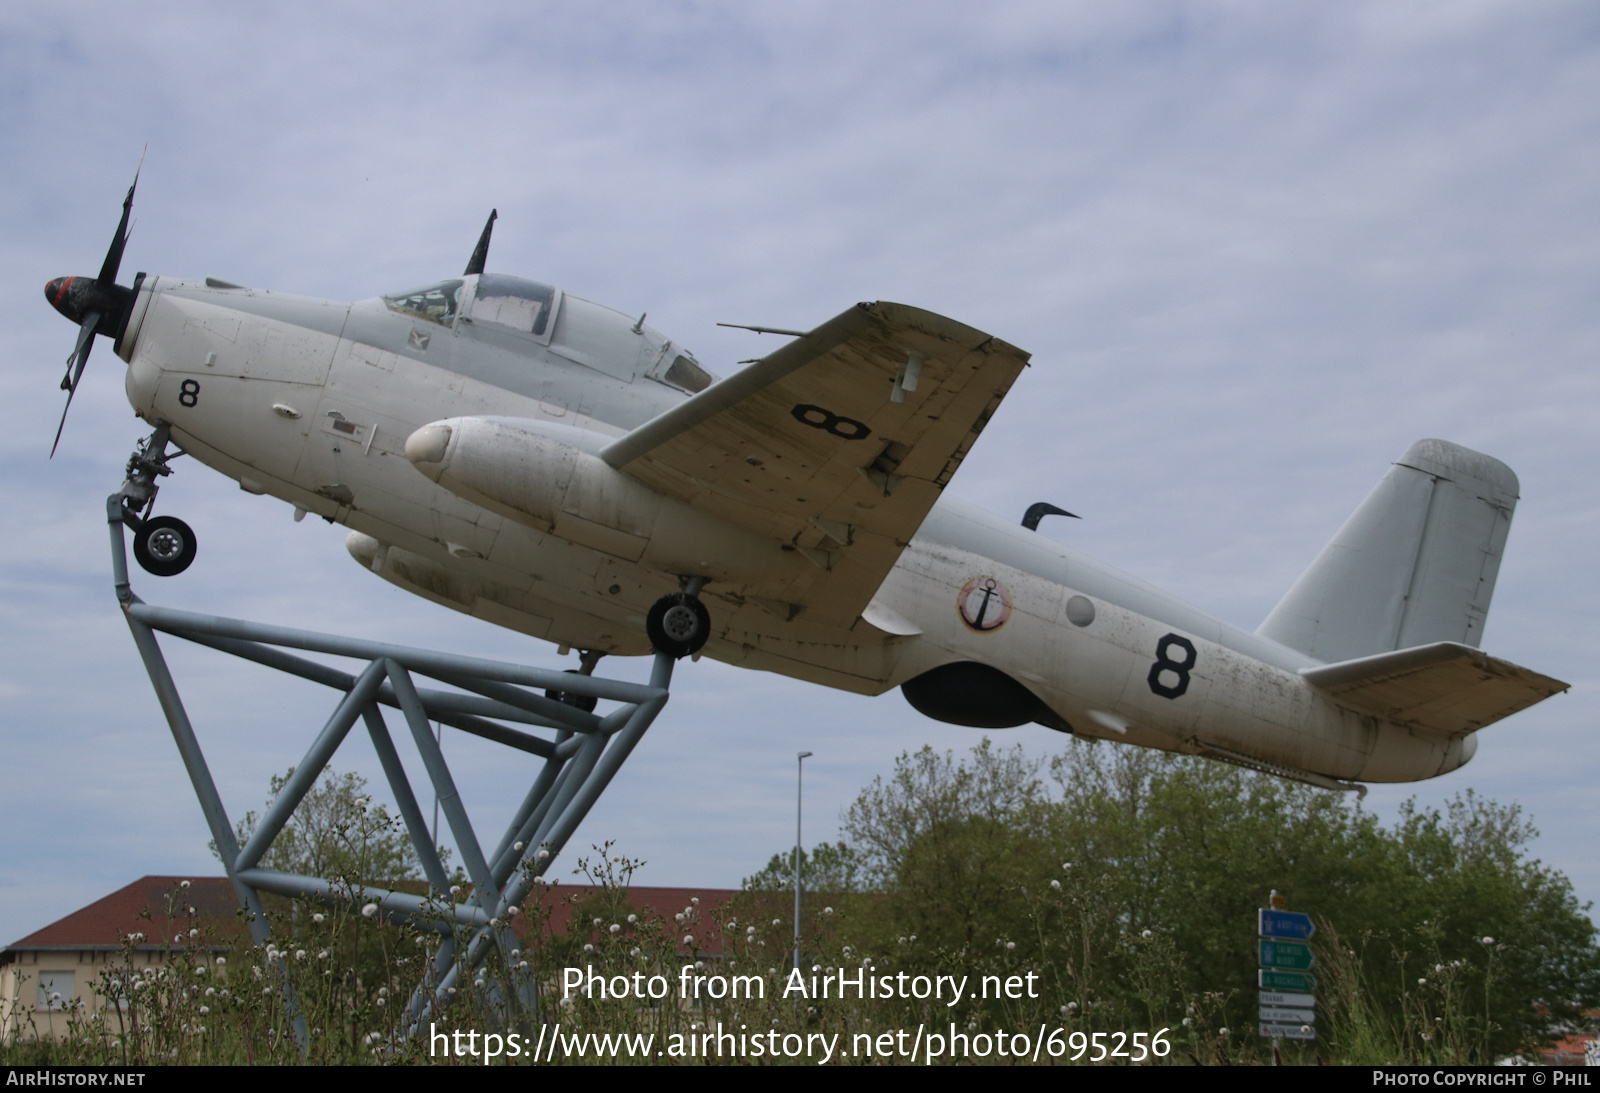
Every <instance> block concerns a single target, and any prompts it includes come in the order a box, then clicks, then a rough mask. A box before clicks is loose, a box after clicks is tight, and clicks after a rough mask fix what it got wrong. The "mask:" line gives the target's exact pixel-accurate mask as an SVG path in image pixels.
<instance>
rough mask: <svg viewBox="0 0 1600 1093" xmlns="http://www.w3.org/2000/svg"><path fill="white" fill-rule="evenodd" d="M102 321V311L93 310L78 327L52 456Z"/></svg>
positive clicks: (63, 378) (51, 449) (68, 363)
mask: <svg viewBox="0 0 1600 1093" xmlns="http://www.w3.org/2000/svg"><path fill="white" fill-rule="evenodd" d="M99 322H100V313H99V312H98V311H91V312H89V314H87V315H85V316H84V317H83V325H82V326H80V327H79V328H78V344H77V347H76V348H75V349H73V351H72V356H70V357H68V358H67V374H66V375H65V376H63V377H62V379H61V388H62V390H64V391H66V393H67V404H66V406H64V407H62V409H61V424H59V425H57V426H56V439H55V443H53V444H51V445H50V458H51V459H54V458H55V457H56V449H57V448H58V447H60V446H61V430H62V429H65V428H66V427H67V411H68V410H70V409H72V396H73V395H75V394H77V393H78V381H79V380H80V379H82V378H83V366H84V365H86V364H88V363H89V350H91V349H93V348H94V328H95V325H96V324H97V323H99Z"/></svg>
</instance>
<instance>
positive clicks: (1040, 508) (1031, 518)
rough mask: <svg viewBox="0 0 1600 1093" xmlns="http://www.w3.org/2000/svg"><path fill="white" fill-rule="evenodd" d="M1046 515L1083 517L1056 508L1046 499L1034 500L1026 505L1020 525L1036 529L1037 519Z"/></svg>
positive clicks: (1030, 529)
mask: <svg viewBox="0 0 1600 1093" xmlns="http://www.w3.org/2000/svg"><path fill="white" fill-rule="evenodd" d="M1046 516H1070V517H1072V518H1073V519H1074V520H1082V519H1083V517H1081V516H1079V515H1078V514H1077V513H1075V512H1068V511H1067V510H1066V509H1058V508H1056V507H1055V506H1054V505H1052V504H1051V503H1050V502H1048V501H1035V502H1034V503H1033V504H1031V505H1029V506H1028V511H1027V512H1026V513H1024V514H1023V516H1022V526H1023V527H1025V528H1027V529H1028V530H1029V531H1038V530H1039V521H1040V520H1043V519H1044V518H1045V517H1046Z"/></svg>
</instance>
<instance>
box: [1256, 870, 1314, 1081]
mask: <svg viewBox="0 0 1600 1093" xmlns="http://www.w3.org/2000/svg"><path fill="white" fill-rule="evenodd" d="M1270 902H1271V904H1272V906H1271V907H1270V908H1267V907H1264V908H1262V909H1261V910H1260V911H1258V912H1257V914H1256V936H1257V939H1258V940H1257V941H1256V947H1257V954H1258V956H1259V958H1260V960H1259V963H1260V964H1261V967H1260V969H1259V970H1258V971H1257V972H1256V977H1257V979H1256V983H1257V985H1258V986H1259V987H1260V988H1261V994H1260V1003H1261V1014H1260V1017H1261V1024H1260V1029H1261V1035H1262V1036H1263V1037H1265V1038H1267V1039H1272V1040H1315V1039H1316V1038H1317V1030H1316V1028H1315V1027H1314V1026H1315V1024H1316V1020H1317V1011H1316V1007H1317V996H1316V995H1315V994H1313V993H1312V991H1314V990H1316V988H1317V977H1316V976H1314V975H1312V974H1311V965H1312V964H1313V963H1315V962H1316V958H1315V957H1313V956H1312V955H1311V946H1310V945H1308V944H1306V942H1307V941H1309V940H1310V939H1311V935H1312V934H1314V933H1316V932H1317V927H1316V924H1315V923H1313V922H1312V921H1311V916H1310V915H1306V914H1301V913H1300V912H1298V911H1286V910H1284V907H1285V904H1286V902H1287V901H1285V900H1284V898H1283V897H1282V896H1280V895H1278V893H1277V892H1276V891H1274V892H1273V893H1272V897H1271V900H1270ZM1273 1058H1274V1060H1276V1058H1277V1052H1276V1049H1274V1052H1273Z"/></svg>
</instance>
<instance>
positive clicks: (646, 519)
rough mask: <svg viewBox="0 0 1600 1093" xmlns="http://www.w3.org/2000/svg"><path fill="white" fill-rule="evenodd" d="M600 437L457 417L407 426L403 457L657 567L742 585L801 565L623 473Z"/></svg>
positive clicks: (499, 504) (478, 494) (499, 508)
mask: <svg viewBox="0 0 1600 1093" xmlns="http://www.w3.org/2000/svg"><path fill="white" fill-rule="evenodd" d="M608 439H609V438H606V437H603V436H600V435H599V434H596V433H592V432H589V431H588V430H585V429H576V428H573V427H572V426H568V425H555V424H551V423H548V422H543V421H534V420H531V419H526V418H503V417H459V418H449V419H446V420H444V421H436V422H434V423H432V424H429V425H424V426H423V427H422V428H420V429H418V430H417V431H416V432H414V433H412V434H411V436H410V437H409V438H408V439H407V440H406V458H407V459H409V460H410V461H411V464H412V466H414V467H416V468H417V470H419V471H421V472H422V473H423V474H425V475H427V476H428V477H429V478H431V479H433V480H434V481H435V482H437V483H439V485H441V486H443V487H444V488H445V489H447V490H449V491H450V492H451V493H454V494H457V495H459V496H461V497H464V498H466V499H467V500H469V501H472V502H474V503H475V504H479V505H482V506H483V507H484V508H486V509H489V510H491V511H493V512H498V513H500V514H501V515H502V516H505V517H507V518H508V519H511V520H515V521H517V522H518V523H521V524H525V525H527V526H529V527H533V528H536V529H538V530H539V531H544V532H549V533H550V534H553V535H555V536H557V537H559V538H562V539H566V540H567V541H569V542H573V543H577V544H579V545H582V546H587V547H591V548H593V549H595V550H600V551H603V552H605V553H607V554H611V555H614V556H616V557H619V558H625V559H627V560H628V561H633V562H641V563H643V564H645V565H648V566H650V567H652V568H655V569H658V570H661V571H662V572H664V573H672V574H678V575H693V576H702V577H708V578H711V579H713V580H718V581H730V582H737V583H742V584H749V583H758V582H764V581H768V580H772V579H773V578H781V577H782V576H784V575H785V574H788V573H791V572H795V571H797V570H798V567H799V565H801V564H803V562H802V560H801V559H798V558H797V556H796V554H795V553H793V552H788V551H784V550H783V549H781V547H780V546H779V544H777V543H776V542H773V541H771V540H768V539H764V538H762V537H760V536H758V535H754V534H752V533H751V532H748V531H745V530H744V529H743V528H738V527H735V526H733V525H732V524H729V523H727V522H726V521H724V520H720V519H717V518H716V517H714V516H710V515H708V514H706V513H703V512H700V511H699V510H697V509H694V508H692V507H690V506H689V505H687V504H684V503H683V502H682V501H679V500H677V499H676V498H671V497H664V496H662V495H661V494H659V493H656V492H655V491H654V490H652V489H650V488H649V487H648V486H645V485H643V484H642V483H640V482H636V481H635V480H633V479H632V478H629V477H628V476H627V475H625V474H622V473H621V472H620V471H618V470H616V469H615V468H614V467H612V466H610V465H609V464H607V463H606V462H605V461H604V460H602V459H601V458H600V457H599V456H598V455H597V454H596V451H597V450H598V449H599V447H600V446H601V445H603V444H604V443H606V441H607V440H608Z"/></svg>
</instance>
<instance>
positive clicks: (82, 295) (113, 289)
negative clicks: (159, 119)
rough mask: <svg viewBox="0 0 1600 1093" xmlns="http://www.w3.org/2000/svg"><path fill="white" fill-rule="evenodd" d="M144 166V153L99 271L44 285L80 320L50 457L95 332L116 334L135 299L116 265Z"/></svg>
mask: <svg viewBox="0 0 1600 1093" xmlns="http://www.w3.org/2000/svg"><path fill="white" fill-rule="evenodd" d="M143 169H144V156H143V155H141V156H140V157H139V166H138V168H137V169H135V170H134V172H133V185H131V186H129V187H128V196H127V197H125V198H123V199H122V219H121V220H120V221H119V222H118V223H117V233H116V235H114V236H112V237H111V247H110V249H109V250H107V251H106V260H105V261H104V262H102V263H101V265H100V275H99V276H98V277H95V278H94V279H92V280H91V279H90V278H88V277H57V278H56V279H55V280H53V281H51V282H50V283H49V284H47V285H45V286H44V295H45V299H47V300H49V301H50V306H51V307H53V308H55V309H56V310H57V311H59V312H61V314H63V315H65V316H66V317H67V318H69V319H71V320H72V321H73V322H75V323H77V324H78V341H77V343H76V344H75V345H74V346H73V347H72V352H71V353H70V354H69V355H68V356H67V373H66V375H64V376H62V377H61V389H62V390H63V391H65V392H66V393H67V404H66V406H65V407H64V408H63V409H62V411H61V424H59V425H57V426H56V439H55V442H54V443H53V444H51V445H50V458H52V459H54V458H55V454H56V448H58V447H59V446H60V445H61V430H62V429H64V428H66V425H67V411H68V410H70V409H72V396H73V395H75V394H77V393H78V382H79V381H80V380H81V379H82V378H83V366H84V365H86V364H88V363H89V351H90V350H92V349H93V348H94V336H95V335H96V334H104V335H106V336H107V337H109V338H115V337H116V336H117V335H118V334H119V333H120V332H121V330H122V327H123V325H124V324H125V322H126V320H127V315H128V309H129V306H130V305H131V304H132V303H133V295H134V294H133V290H132V289H130V288H125V287H123V286H122V285H119V284H117V269H118V268H119V267H120V266H121V265H122V252H123V251H124V250H126V249H127V246H128V218H129V216H130V215H131V214H132V212H133V192H134V191H135V190H136V189H138V188H139V172H140V171H142V170H143Z"/></svg>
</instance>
